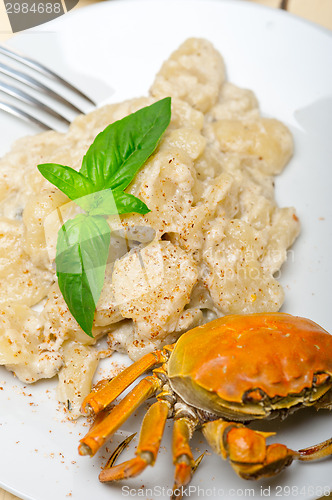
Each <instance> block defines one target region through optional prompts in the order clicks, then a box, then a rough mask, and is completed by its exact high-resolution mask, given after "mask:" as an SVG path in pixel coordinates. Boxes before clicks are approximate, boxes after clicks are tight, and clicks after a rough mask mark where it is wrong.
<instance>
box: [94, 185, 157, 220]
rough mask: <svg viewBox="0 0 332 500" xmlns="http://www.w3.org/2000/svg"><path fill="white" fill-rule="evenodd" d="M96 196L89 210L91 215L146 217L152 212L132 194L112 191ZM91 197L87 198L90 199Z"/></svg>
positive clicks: (108, 190)
mask: <svg viewBox="0 0 332 500" xmlns="http://www.w3.org/2000/svg"><path fill="white" fill-rule="evenodd" d="M96 194H97V196H96V198H95V199H94V201H93V203H92V204H91V206H90V208H89V214H91V215H113V214H128V213H131V212H136V213H137V214H142V215H144V214H147V213H148V212H150V210H149V208H148V207H147V206H146V204H145V203H144V202H143V201H142V200H140V199H139V198H137V197H136V196H133V195H132V194H129V193H124V192H123V191H112V190H111V189H107V190H105V191H99V192H98V193H96ZM90 196H91V195H90ZM90 196H89V197H87V198H88V199H89V198H90Z"/></svg>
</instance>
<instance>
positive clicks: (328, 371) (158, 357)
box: [79, 313, 332, 490]
mask: <svg viewBox="0 0 332 500" xmlns="http://www.w3.org/2000/svg"><path fill="white" fill-rule="evenodd" d="M156 365H161V366H159V367H158V368H155V369H154V370H153V373H152V375H151V376H148V377H146V378H144V379H142V380H141V381H140V382H139V383H138V384H137V385H136V386H135V387H134V388H133V389H132V391H131V392H129V393H128V395H127V396H125V397H124V398H123V399H122V400H121V402H120V403H119V404H118V405H117V406H115V407H114V408H113V409H112V410H111V411H110V412H109V413H108V414H107V415H106V416H105V417H104V418H102V419H98V422H97V423H96V424H95V425H93V427H92V428H91V429H90V431H89V432H88V433H87V435H86V436H85V437H84V438H83V439H81V443H80V446H79V453H80V454H81V455H86V454H88V455H94V454H95V453H96V451H97V450H98V449H99V448H100V447H101V446H102V445H103V444H104V443H105V441H106V440H107V439H108V437H109V436H111V435H112V434H113V433H114V432H115V431H116V430H117V429H118V428H119V427H120V426H121V425H122V424H123V422H124V421H125V420H126V419H127V418H128V417H129V415H130V414H132V413H133V412H134V411H135V409H136V408H137V407H138V406H139V405H140V404H141V403H142V402H143V401H144V400H146V399H147V398H149V397H150V396H151V395H153V394H157V396H156V397H157V402H155V403H154V404H152V406H151V407H150V408H149V410H148V412H147V414H146V415H145V417H144V420H143V424H142V428H141V433H140V438H139V444H138V447H137V451H136V456H135V458H133V459H131V460H129V461H127V462H124V463H122V464H119V465H116V466H113V467H109V468H106V469H104V470H103V471H102V472H101V473H100V476H99V478H100V480H101V481H103V482H105V481H114V480H119V479H124V478H128V477H132V476H135V475H137V474H139V473H140V472H141V471H143V470H144V468H145V467H146V466H147V465H153V464H154V462H155V460H156V457H157V454H158V449H159V445H160V441H161V438H162V434H163V430H164V426H165V422H166V419H167V418H168V417H172V418H173V419H174V429H173V460H174V464H175V484H174V490H175V489H178V488H180V487H181V486H185V485H186V484H188V483H189V481H190V479H191V476H192V470H193V466H194V459H193V455H192V452H191V449H190V446H189V440H190V438H191V436H192V434H193V431H194V430H195V429H197V428H201V429H202V431H203V434H204V436H205V438H206V439H207V441H208V442H209V444H210V445H211V447H212V448H213V449H214V451H215V452H216V453H218V454H220V455H221V456H222V457H223V458H229V460H230V463H231V465H232V466H233V468H234V469H235V471H236V472H237V473H238V474H239V475H240V476H241V477H242V478H245V479H258V478H262V477H270V476H273V475H275V474H277V473H279V472H280V471H281V470H282V469H283V468H284V467H286V466H288V465H290V463H291V462H292V461H293V460H294V459H297V460H315V459H318V458H322V457H325V456H327V455H329V454H332V439H329V440H327V441H325V442H324V443H320V444H318V445H315V446H312V447H310V448H306V449H303V450H300V451H294V450H291V449H289V448H287V446H285V445H284V444H277V443H274V444H270V445H267V444H266V442H265V441H266V438H267V437H268V436H270V435H271V433H264V432H259V431H255V430H252V429H249V428H248V427H246V426H245V424H246V423H248V422H250V421H253V420H256V419H270V418H273V417H276V416H285V415H286V414H288V413H291V412H293V411H295V410H298V409H300V408H302V407H303V406H315V407H316V408H327V409H331V408H332V389H331V388H332V335H330V334H329V333H328V332H326V331H325V330H323V328H321V327H320V326H318V325H317V324H316V323H314V322H312V321H310V320H308V319H304V318H300V317H294V316H291V315H289V314H283V313H270V314H252V315H233V316H225V317H223V318H221V319H217V320H215V321H212V322H210V323H207V324H206V325H204V326H199V327H197V328H194V329H193V330H190V331H188V332H186V333H185V334H183V335H182V336H181V337H180V339H179V340H178V341H177V342H176V343H175V344H173V345H170V346H166V347H164V348H163V349H162V350H159V351H155V352H153V353H151V354H147V355H146V356H144V357H143V358H141V359H140V360H139V361H137V362H136V363H134V364H133V365H131V366H130V367H128V368H127V369H125V370H124V371H123V372H122V373H120V374H119V375H118V376H117V377H115V378H114V379H113V380H112V381H111V382H109V383H108V384H107V385H105V386H104V387H103V388H101V389H100V390H98V391H96V392H92V393H91V394H90V395H89V396H88V397H87V398H86V399H85V401H84V403H83V407H82V411H83V412H88V411H92V412H94V413H96V414H97V413H99V412H103V410H105V408H107V407H108V405H109V404H110V403H111V402H112V401H113V400H114V399H115V398H116V397H117V396H119V394H121V393H122V391H124V390H125V389H126V388H127V387H128V386H129V385H130V384H131V383H132V382H133V381H134V380H136V379H137V378H138V377H139V376H140V375H141V374H143V373H144V372H146V371H147V370H149V369H151V368H153V366H156ZM103 413H104V412H103ZM106 413H107V412H106Z"/></svg>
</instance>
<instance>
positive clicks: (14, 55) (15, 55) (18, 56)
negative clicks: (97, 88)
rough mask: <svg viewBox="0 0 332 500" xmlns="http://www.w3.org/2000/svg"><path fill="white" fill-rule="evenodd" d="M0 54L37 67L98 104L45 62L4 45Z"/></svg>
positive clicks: (37, 69) (0, 48)
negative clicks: (45, 64)
mask: <svg viewBox="0 0 332 500" xmlns="http://www.w3.org/2000/svg"><path fill="white" fill-rule="evenodd" d="M0 54H4V55H5V56H7V57H10V58H11V59H14V60H15V61H18V62H20V63H21V64H24V65H25V66H28V67H29V68H32V69H35V70H36V71H39V72H40V73H42V74H44V75H46V76H49V77H51V78H53V80H56V81H57V82H59V83H61V84H62V85H64V86H65V87H67V88H68V89H70V90H72V91H73V92H75V93H76V94H78V95H80V96H81V97H83V98H84V99H85V100H86V101H88V102H89V103H90V104H93V106H96V105H97V104H96V102H95V101H93V100H92V99H91V98H90V97H88V96H87V95H86V94H84V93H83V92H82V91H81V90H79V89H78V88H76V87H74V86H73V85H72V84H71V83H69V82H67V80H64V79H63V78H62V77H61V76H59V75H58V74H57V73H55V72H54V71H51V70H50V69H49V68H47V67H46V66H44V65H43V64H41V63H39V62H38V61H36V60H35V59H32V58H30V57H27V56H23V54H20V53H19V52H17V51H15V50H13V49H9V48H8V47H4V46H3V45H0Z"/></svg>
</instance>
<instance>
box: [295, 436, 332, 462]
mask: <svg viewBox="0 0 332 500" xmlns="http://www.w3.org/2000/svg"><path fill="white" fill-rule="evenodd" d="M329 455H332V438H331V439H327V440H326V441H323V442H322V443H319V444H316V445H314V446H309V448H304V449H302V450H299V456H298V457H297V458H298V460H318V459H319V458H325V457H328V456H329Z"/></svg>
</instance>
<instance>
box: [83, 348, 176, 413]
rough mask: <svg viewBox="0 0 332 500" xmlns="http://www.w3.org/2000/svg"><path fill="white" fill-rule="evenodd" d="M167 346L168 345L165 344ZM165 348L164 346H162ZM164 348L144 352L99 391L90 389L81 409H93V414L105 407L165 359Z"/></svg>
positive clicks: (85, 410) (86, 411) (84, 411)
mask: <svg viewBox="0 0 332 500" xmlns="http://www.w3.org/2000/svg"><path fill="white" fill-rule="evenodd" d="M167 347H168V346H167ZM164 349H165V348H164ZM166 359H167V358H166V355H165V352H164V350H162V351H160V350H159V351H155V352H151V353H148V354H146V355H145V356H143V357H142V358H141V359H139V360H138V361H136V363H133V364H132V365H130V366H128V367H127V368H126V369H125V370H123V371H122V372H121V373H119V375H117V376H116V377H114V378H113V379H112V380H111V381H110V382H108V383H107V384H106V385H104V386H103V387H102V388H101V389H100V390H99V391H92V392H90V394H88V395H87V397H86V398H85V399H84V401H83V404H82V407H81V411H82V413H88V412H89V410H93V412H94V413H95V414H97V413H99V412H100V411H101V410H103V409H104V408H106V406H108V405H109V404H110V403H112V401H114V399H116V398H117V397H118V396H119V395H120V394H121V393H122V392H123V391H124V390H125V389H127V387H129V386H130V384H132V383H133V382H134V381H135V380H136V379H137V378H138V377H139V376H140V375H142V374H143V373H145V372H146V371H148V370H149V369H150V368H152V367H153V366H155V365H157V364H159V363H164V362H165V361H166Z"/></svg>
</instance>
